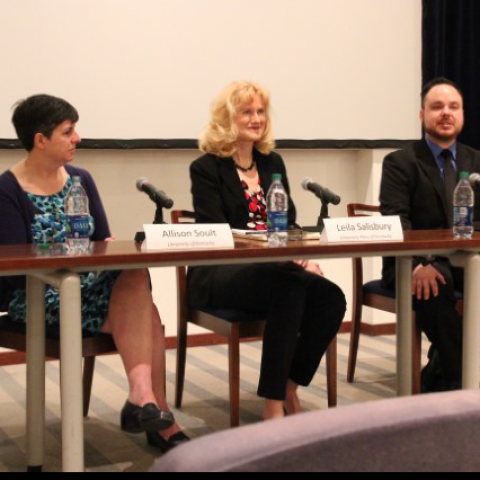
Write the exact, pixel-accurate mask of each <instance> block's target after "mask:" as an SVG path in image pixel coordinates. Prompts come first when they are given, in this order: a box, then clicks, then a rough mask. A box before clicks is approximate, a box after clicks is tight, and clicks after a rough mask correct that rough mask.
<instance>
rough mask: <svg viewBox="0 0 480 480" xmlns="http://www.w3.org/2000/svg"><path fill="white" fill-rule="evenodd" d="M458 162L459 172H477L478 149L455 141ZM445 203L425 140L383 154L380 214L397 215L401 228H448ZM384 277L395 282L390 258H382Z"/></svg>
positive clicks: (479, 200) (478, 206) (479, 205)
mask: <svg viewBox="0 0 480 480" xmlns="http://www.w3.org/2000/svg"><path fill="white" fill-rule="evenodd" d="M457 166H458V170H457V172H458V175H460V172H468V173H473V172H480V152H478V151H476V150H474V149H472V148H470V147H467V146H466V145H462V144H458V147H457ZM448 201H450V202H451V201H453V199H448ZM446 205H447V199H446V198H445V189H444V184H443V180H442V176H441V173H440V169H439V168H438V165H437V163H436V161H435V157H434V155H433V153H432V151H431V150H430V148H429V146H428V144H427V142H426V141H425V140H421V141H419V142H414V143H412V144H411V145H410V146H408V147H407V148H405V149H404V150H400V151H398V152H394V153H392V154H390V155H388V156H387V157H386V158H385V161H384V163H383V176H382V184H381V191H380V210H381V213H382V215H399V216H400V219H401V221H402V225H403V228H404V230H441V229H449V228H451V223H452V220H450V221H449V219H448V217H447V209H446ZM475 219H476V220H480V195H476V199H475ZM418 262H419V260H417V264H418ZM383 280H384V284H385V285H388V286H392V285H393V283H394V280H395V260H394V259H392V258H386V259H384V269H383Z"/></svg>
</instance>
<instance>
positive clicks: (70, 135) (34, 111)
mask: <svg viewBox="0 0 480 480" xmlns="http://www.w3.org/2000/svg"><path fill="white" fill-rule="evenodd" d="M78 119H79V115H78V112H77V111H76V109H75V108H74V107H73V106H71V105H70V104H69V103H68V102H66V101H65V100H62V99H60V98H56V97H51V96H49V95H36V96H33V97H30V98H28V99H26V100H24V101H22V102H20V103H19V104H18V105H17V106H16V108H15V111H14V114H13V123H14V126H15V129H16V131H17V134H18V138H19V139H20V141H21V142H22V144H23V145H24V147H25V149H26V150H27V157H26V158H25V159H24V160H22V161H21V162H19V163H18V164H16V165H15V166H13V167H12V168H11V169H10V170H8V171H7V172H5V173H4V174H3V175H1V176H0V212H1V222H0V245H13V244H17V245H18V244H52V243H65V242H66V239H67V228H66V214H65V213H66V212H65V198H66V196H67V194H68V192H69V189H70V187H71V185H72V179H73V177H80V179H81V183H82V185H83V187H84V189H85V191H86V193H87V196H88V199H89V205H90V219H89V222H90V230H91V231H94V233H93V235H92V236H91V240H94V241H113V239H112V238H111V234H110V229H109V226H108V222H107V217H106V214H105V210H104V208H103V205H102V202H101V199H100V196H99V194H98V190H97V187H96V185H95V182H94V181H93V179H92V177H91V175H90V174H89V173H88V172H87V171H85V170H82V169H79V168H76V167H73V166H72V165H71V162H72V161H73V160H74V157H75V151H76V148H77V145H78V143H79V142H80V137H79V135H78V133H77V130H76V123H77V121H78ZM81 283H82V328H83V330H84V332H86V333H88V334H89V335H98V334H100V333H109V334H111V335H112V336H113V339H114V341H115V344H116V346H117V349H118V352H119V353H120V356H121V358H122V360H123V363H124V365H125V369H126V372H127V376H128V382H129V395H128V400H127V402H126V404H125V406H124V408H123V410H122V414H121V426H122V429H123V430H124V431H126V432H129V433H141V432H146V435H147V439H148V442H149V443H150V444H151V445H153V446H156V447H157V448H159V449H160V450H161V451H163V452H165V451H167V450H169V449H171V448H173V447H174V446H176V445H178V444H179V443H182V442H185V441H187V440H188V437H186V436H185V435H184V434H183V433H182V432H181V431H180V429H179V427H178V426H177V425H176V424H175V420H174V418H173V415H172V413H171V412H170V411H169V408H168V405H167V402H166V399H165V390H164V382H165V379H164V350H165V339H164V334H163V328H162V325H161V320H160V316H159V313H158V310H157V308H156V306H155V304H154V303H153V299H152V294H151V288H150V277H149V274H148V270H133V271H124V272H121V271H106V272H93V273H85V274H81ZM25 288H26V284H25V278H24V277H7V278H4V277H2V278H0V311H8V313H9V316H10V318H11V320H13V321H14V322H20V323H25V322H26V292H25ZM59 310H60V298H59V292H58V290H56V289H55V288H53V287H50V286H49V287H48V288H47V291H46V297H45V311H46V321H47V323H48V324H50V325H57V326H58V324H59V321H60V319H59Z"/></svg>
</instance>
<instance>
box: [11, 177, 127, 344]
mask: <svg viewBox="0 0 480 480" xmlns="http://www.w3.org/2000/svg"><path fill="white" fill-rule="evenodd" d="M71 186H72V179H71V178H70V177H69V178H68V181H67V183H66V185H65V187H64V189H63V190H62V191H61V192H60V193H58V194H56V195H50V196H40V195H32V194H28V197H29V199H30V201H31V202H32V203H33V204H34V205H35V207H36V208H37V209H38V210H39V211H40V212H41V213H38V214H36V215H35V220H34V221H33V222H32V234H33V243H35V244H41V245H45V244H50V243H65V242H66V239H67V232H66V215H65V198H66V196H67V194H68V191H69V190H70V187H71ZM94 229H95V226H94V221H93V218H92V217H90V233H91V234H93V232H94ZM120 273H121V272H120V271H108V272H100V273H82V274H81V275H80V278H81V285H82V329H83V330H84V331H85V332H88V333H90V334H92V335H98V334H99V333H101V330H102V327H103V325H104V323H105V321H106V319H107V314H108V306H109V303H110V296H111V294H112V290H113V286H114V285H115V282H116V280H117V277H118V276H119V275H120ZM8 313H9V315H10V317H11V319H12V320H14V321H17V322H23V323H25V322H26V291H25V290H24V289H22V290H16V291H15V293H14V294H13V298H12V300H11V302H10V306H9V310H8ZM45 316H46V322H47V325H59V323H60V294H59V291H58V290H57V289H55V288H53V287H51V286H50V285H48V286H47V289H46V295H45Z"/></svg>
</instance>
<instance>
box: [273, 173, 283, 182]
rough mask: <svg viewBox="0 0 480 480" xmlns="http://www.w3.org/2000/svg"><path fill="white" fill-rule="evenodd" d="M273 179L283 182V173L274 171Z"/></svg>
mask: <svg viewBox="0 0 480 480" xmlns="http://www.w3.org/2000/svg"><path fill="white" fill-rule="evenodd" d="M272 179H273V181H274V182H277V181H278V182H281V181H282V174H281V173H274V174H273V175H272Z"/></svg>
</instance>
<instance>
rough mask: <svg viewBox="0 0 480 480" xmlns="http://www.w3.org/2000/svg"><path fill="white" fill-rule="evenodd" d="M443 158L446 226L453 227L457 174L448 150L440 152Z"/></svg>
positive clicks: (451, 154) (451, 155)
mask: <svg viewBox="0 0 480 480" xmlns="http://www.w3.org/2000/svg"><path fill="white" fill-rule="evenodd" d="M442 157H443V160H444V162H443V180H444V184H445V200H446V206H447V219H448V226H449V227H450V228H452V227H453V195H454V193H455V188H456V187H457V183H458V182H457V172H456V171H455V168H454V167H453V162H452V160H453V153H452V152H451V151H450V150H444V151H443V152H442Z"/></svg>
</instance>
